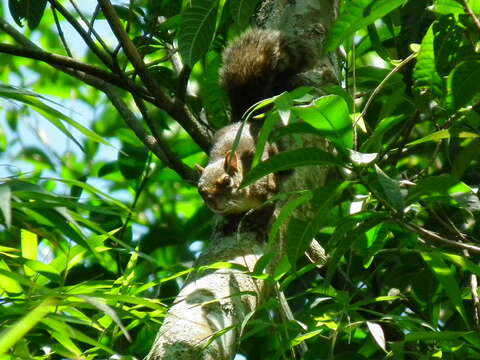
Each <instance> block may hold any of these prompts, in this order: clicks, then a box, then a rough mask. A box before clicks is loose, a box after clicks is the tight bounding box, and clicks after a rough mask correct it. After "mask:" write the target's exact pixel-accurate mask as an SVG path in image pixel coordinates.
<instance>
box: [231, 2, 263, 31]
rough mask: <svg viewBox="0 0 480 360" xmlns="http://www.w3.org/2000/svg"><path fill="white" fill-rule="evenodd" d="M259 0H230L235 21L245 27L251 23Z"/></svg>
mask: <svg viewBox="0 0 480 360" xmlns="http://www.w3.org/2000/svg"><path fill="white" fill-rule="evenodd" d="M257 4H258V0H237V1H232V2H230V12H231V14H232V17H233V19H234V21H235V22H236V23H237V24H238V26H240V28H245V27H247V26H248V25H249V23H250V20H251V17H252V15H253V12H254V11H255V9H256V8H257Z"/></svg>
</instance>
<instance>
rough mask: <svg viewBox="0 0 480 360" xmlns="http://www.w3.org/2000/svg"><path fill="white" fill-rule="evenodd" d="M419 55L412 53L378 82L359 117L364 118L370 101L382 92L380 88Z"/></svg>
mask: <svg viewBox="0 0 480 360" xmlns="http://www.w3.org/2000/svg"><path fill="white" fill-rule="evenodd" d="M416 57H417V53H412V54H410V55H409V56H408V57H407V58H405V59H403V60H402V62H401V63H400V64H398V65H397V66H395V67H394V68H393V69H392V70H391V71H390V72H389V73H388V74H387V76H385V78H384V79H383V80H382V81H381V82H380V84H378V86H377V87H376V88H375V90H373V92H372V94H371V95H370V97H369V98H368V100H367V102H366V103H365V106H364V107H363V110H362V113H361V114H360V116H359V117H358V119H363V117H364V116H365V114H366V113H367V110H368V107H369V106H370V103H371V102H372V100H373V98H374V97H375V96H376V95H377V94H378V93H379V92H380V90H382V89H383V87H384V85H385V84H386V82H387V81H388V80H390V78H391V77H392V76H393V75H395V74H396V73H397V72H399V71H400V70H401V69H402V68H403V67H404V66H405V65H406V64H408V63H409V62H410V61H411V60H413V59H415V58H416Z"/></svg>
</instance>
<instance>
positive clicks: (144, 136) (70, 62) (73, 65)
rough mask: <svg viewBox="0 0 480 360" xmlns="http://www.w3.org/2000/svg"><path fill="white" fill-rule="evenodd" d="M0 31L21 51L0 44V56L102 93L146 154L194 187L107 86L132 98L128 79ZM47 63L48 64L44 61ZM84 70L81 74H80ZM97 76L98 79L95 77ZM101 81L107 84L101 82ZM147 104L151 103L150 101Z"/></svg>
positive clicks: (188, 173) (190, 174)
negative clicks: (34, 62)
mask: <svg viewBox="0 0 480 360" xmlns="http://www.w3.org/2000/svg"><path fill="white" fill-rule="evenodd" d="M0 29H3V30H4V31H5V32H6V33H8V34H9V35H10V36H12V37H13V38H14V39H15V40H17V41H18V42H19V43H21V44H22V45H24V46H25V47H24V48H22V47H18V46H15V45H10V44H3V43H0V52H4V53H9V54H13V55H19V56H22V54H23V55H24V56H26V57H30V58H33V59H38V60H42V61H45V62H47V63H49V64H50V65H52V66H54V67H56V68H58V69H59V70H61V71H63V72H65V73H67V74H69V75H71V76H73V77H76V78H77V79H79V80H82V81H84V82H85V83H87V84H89V85H91V86H93V87H94V88H96V89H98V90H100V91H103V92H104V93H105V94H106V95H107V96H108V97H109V99H110V100H111V101H112V104H113V105H114V106H115V108H116V109H117V110H118V111H119V113H120V114H121V115H122V117H123V118H124V120H125V122H126V123H127V124H128V126H130V127H131V129H132V130H133V131H134V132H135V134H136V135H137V136H138V137H139V139H140V140H141V141H142V142H143V143H144V144H145V146H147V148H148V149H150V151H152V152H153V153H154V154H155V155H156V156H157V157H158V158H159V159H160V160H162V161H163V162H164V163H165V164H166V165H167V166H168V167H169V168H171V169H172V170H174V171H175V172H177V173H178V174H179V175H180V177H181V178H182V179H183V180H185V181H186V182H188V183H191V184H196V181H197V178H198V176H197V174H196V173H195V172H194V171H193V170H192V169H190V168H189V167H188V166H186V165H185V164H184V163H183V162H182V161H181V160H180V159H178V158H177V157H176V155H175V154H174V153H173V152H172V151H171V150H170V148H169V145H168V144H167V143H166V142H165V141H164V140H163V139H162V138H161V137H159V138H158V139H155V138H154V137H153V136H152V135H150V134H148V133H147V132H146V131H145V129H144V128H143V127H142V126H141V124H140V123H139V122H138V121H137V119H136V118H135V115H134V114H133V113H132V112H131V111H130V109H128V107H127V105H126V104H125V103H124V102H123V100H122V99H121V97H120V96H119V95H118V94H117V93H116V91H115V90H114V89H113V88H112V86H111V85H110V84H109V83H110V81H112V80H114V81H115V83H114V84H113V85H116V86H119V87H123V88H125V89H126V90H130V91H131V93H132V96H135V91H132V90H131V89H130V88H129V86H130V85H126V84H125V83H126V82H127V80H128V79H126V78H122V77H121V76H120V75H115V74H111V73H108V72H106V71H104V70H102V69H99V68H97V67H95V66H92V65H88V64H84V63H82V62H79V61H77V60H75V59H72V58H69V57H65V56H61V55H56V54H51V53H47V52H45V51H43V50H41V49H40V48H39V47H38V46H37V45H35V44H34V43H33V42H31V41H30V40H28V39H27V38H25V37H24V36H23V34H21V33H19V32H18V31H17V30H15V29H14V28H12V27H11V26H10V25H9V24H8V23H6V22H4V21H3V20H2V19H0ZM47 60H49V61H47ZM84 70H85V71H84ZM90 72H91V73H92V74H91V73H90ZM98 75H100V76H98ZM102 77H105V78H106V79H108V80H110V81H108V80H104V79H102ZM131 86H134V87H136V88H138V89H139V93H138V94H139V96H140V95H144V96H145V90H144V89H142V88H139V87H138V86H136V85H133V84H132V85H131ZM150 101H153V100H152V99H150Z"/></svg>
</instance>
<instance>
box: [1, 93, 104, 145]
mask: <svg viewBox="0 0 480 360" xmlns="http://www.w3.org/2000/svg"><path fill="white" fill-rule="evenodd" d="M0 97H5V98H9V99H13V100H17V101H20V102H23V103H24V104H27V105H29V106H31V107H33V109H34V110H36V111H37V112H38V113H40V114H41V115H43V116H44V117H45V118H46V119H47V120H48V121H50V122H51V123H52V124H53V125H54V126H55V127H57V128H58V129H59V130H60V131H61V132H63V133H64V134H65V135H66V136H68V137H69V138H70V139H71V140H72V141H73V142H75V144H77V145H78V147H79V148H81V149H82V150H83V147H82V145H81V144H80V142H79V141H78V140H77V139H76V137H75V136H74V135H73V134H71V133H70V131H68V129H67V128H66V127H65V125H64V124H63V123H62V121H60V120H63V121H65V122H66V123H67V124H69V125H71V126H73V127H74V128H75V129H77V130H78V131H80V133H82V134H83V135H84V136H86V137H87V138H89V139H90V140H92V141H95V142H98V143H101V144H104V145H107V146H112V145H110V143H109V142H108V141H106V140H104V139H103V138H102V137H101V136H99V135H98V134H96V133H95V132H93V131H91V130H89V129H87V128H86V127H84V126H82V125H80V124H79V123H78V122H76V121H75V120H73V119H71V118H69V117H68V116H66V115H64V114H62V113H61V112H60V111H58V110H56V109H54V108H52V107H51V106H49V105H47V104H45V103H43V102H42V101H40V100H39V98H41V96H40V95H38V94H35V93H33V92H30V91H25V90H20V89H15V88H13V87H10V86H3V85H0Z"/></svg>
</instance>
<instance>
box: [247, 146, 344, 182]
mask: <svg viewBox="0 0 480 360" xmlns="http://www.w3.org/2000/svg"><path fill="white" fill-rule="evenodd" d="M307 165H337V166H342V165H344V163H343V162H342V161H341V160H340V159H338V158H336V157H335V156H333V155H332V154H330V153H327V152H326V151H323V150H321V149H317V148H304V149H297V150H291V151H284V152H281V153H279V154H277V155H274V156H272V157H271V158H269V159H268V160H266V161H263V162H261V163H260V164H258V165H257V166H255V167H254V168H253V169H252V170H250V171H249V172H248V174H247V175H246V176H245V179H244V180H243V183H242V187H245V186H248V185H250V184H252V183H254V182H255V181H257V180H258V179H260V178H262V177H264V176H265V175H267V174H270V173H273V172H277V171H282V170H289V169H294V168H297V167H300V166H307Z"/></svg>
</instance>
